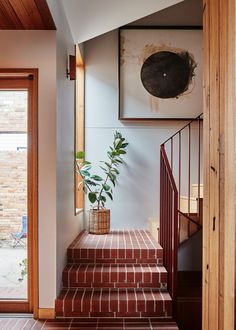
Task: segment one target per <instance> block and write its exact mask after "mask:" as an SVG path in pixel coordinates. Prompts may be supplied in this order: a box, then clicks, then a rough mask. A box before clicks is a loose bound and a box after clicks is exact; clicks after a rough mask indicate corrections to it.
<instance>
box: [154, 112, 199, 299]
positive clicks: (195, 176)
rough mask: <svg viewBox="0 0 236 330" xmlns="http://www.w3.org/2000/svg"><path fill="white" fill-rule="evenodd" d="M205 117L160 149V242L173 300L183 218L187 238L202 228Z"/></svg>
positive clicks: (177, 133)
mask: <svg viewBox="0 0 236 330" xmlns="http://www.w3.org/2000/svg"><path fill="white" fill-rule="evenodd" d="M202 118H203V116H202V114H201V115H200V116H198V117H197V118H196V119H194V120H192V121H190V122H189V123H188V124H187V125H185V126H184V127H183V128H181V129H180V130H179V131H178V132H176V133H175V134H174V135H172V136H171V137H170V138H169V139H168V140H166V141H165V142H164V143H163V144H162V145H161V148H160V244H161V245H162V247H163V263H164V266H165V267H166V269H167V271H168V290H169V293H170V295H171V297H172V299H173V300H174V299H175V297H176V282H177V267H178V246H179V243H180V230H181V219H183V218H184V219H185V221H187V223H188V237H190V234H191V232H192V227H191V226H195V228H200V227H201V221H200V218H201V217H202V196H201V191H200V187H201V186H200V184H201V174H202V171H201V160H202V157H201V153H202ZM167 149H168V150H167ZM193 149H194V151H193ZM182 156H184V160H183V159H182ZM192 158H193V159H192ZM183 162H184V165H185V166H184V167H185V168H184V170H183V169H182V165H183ZM182 172H183V173H182ZM193 181H194V182H197V197H196V205H197V208H196V210H194V211H196V212H193V210H192V204H191V203H192V199H191V186H192V183H193ZM176 183H177V184H176ZM177 185H178V186H177ZM182 191H184V193H185V194H186V195H187V197H185V200H186V199H187V209H186V210H184V211H183V210H182V209H181V208H180V204H181V202H180V201H181V193H182Z"/></svg>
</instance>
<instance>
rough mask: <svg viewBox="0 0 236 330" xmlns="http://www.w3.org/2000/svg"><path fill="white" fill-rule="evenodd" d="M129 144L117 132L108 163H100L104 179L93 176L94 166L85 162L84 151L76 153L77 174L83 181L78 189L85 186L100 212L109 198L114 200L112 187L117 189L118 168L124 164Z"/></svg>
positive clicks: (90, 199) (108, 153)
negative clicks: (124, 156)
mask: <svg viewBox="0 0 236 330" xmlns="http://www.w3.org/2000/svg"><path fill="white" fill-rule="evenodd" d="M127 146H128V143H127V142H126V140H125V138H123V136H122V134H121V133H119V132H116V133H115V134H114V141H113V144H112V146H110V147H109V150H108V151H107V156H108V158H109V160H108V161H100V163H102V165H99V167H100V169H101V170H102V171H103V173H104V177H101V176H99V175H97V174H92V173H91V169H92V164H91V163H90V162H88V161H85V160H84V159H85V154H84V152H83V151H79V152H77V153H76V172H77V173H78V174H80V176H81V178H82V181H81V182H80V183H79V186H78V189H80V188H81V186H83V189H84V191H85V193H87V194H88V198H89V201H90V202H91V204H92V205H93V207H94V208H97V209H98V210H99V209H100V208H102V207H105V203H106V201H107V197H109V198H110V199H111V200H113V190H112V186H111V185H113V187H115V185H116V181H117V176H118V175H119V171H118V169H117V168H118V167H119V165H121V164H123V159H122V156H123V155H124V154H126V151H125V149H126V147H127Z"/></svg>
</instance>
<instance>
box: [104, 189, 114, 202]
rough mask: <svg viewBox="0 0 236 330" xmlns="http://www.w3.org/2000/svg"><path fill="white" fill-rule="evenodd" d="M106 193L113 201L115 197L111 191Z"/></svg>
mask: <svg viewBox="0 0 236 330" xmlns="http://www.w3.org/2000/svg"><path fill="white" fill-rule="evenodd" d="M105 193H106V194H107V196H109V197H110V199H111V200H112V201H113V197H112V194H111V193H110V192H109V191H105Z"/></svg>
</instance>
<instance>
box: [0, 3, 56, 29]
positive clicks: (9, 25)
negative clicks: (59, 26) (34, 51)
mask: <svg viewBox="0 0 236 330" xmlns="http://www.w3.org/2000/svg"><path fill="white" fill-rule="evenodd" d="M0 29H1V30H55V29H56V27H55V23H54V21H53V18H52V15H51V13H50V10H49V8H48V5H47V2H46V0H0Z"/></svg>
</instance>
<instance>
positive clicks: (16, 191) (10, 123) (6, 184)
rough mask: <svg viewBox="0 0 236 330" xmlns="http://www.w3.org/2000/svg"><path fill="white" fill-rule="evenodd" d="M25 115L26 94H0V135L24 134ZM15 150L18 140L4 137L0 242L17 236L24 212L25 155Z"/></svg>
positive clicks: (1, 143) (0, 163) (0, 151)
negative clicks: (15, 234) (14, 234)
mask: <svg viewBox="0 0 236 330" xmlns="http://www.w3.org/2000/svg"><path fill="white" fill-rule="evenodd" d="M26 111H27V92H25V91H17V92H16V91H1V92H0V133H4V132H6V131H7V132H14V131H22V132H25V131H26V129H27V116H26ZM0 137H1V135H0ZM16 146H21V140H20V136H14V137H13V140H12V135H11V134H7V136H6V135H5V137H4V139H2V140H0V239H9V238H11V235H10V234H11V233H14V232H18V231H19V230H20V229H21V222H22V220H21V219H22V215H26V212H27V151H26V149H21V150H19V151H17V150H16ZM5 149H7V150H5ZM8 149H9V150H8Z"/></svg>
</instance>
